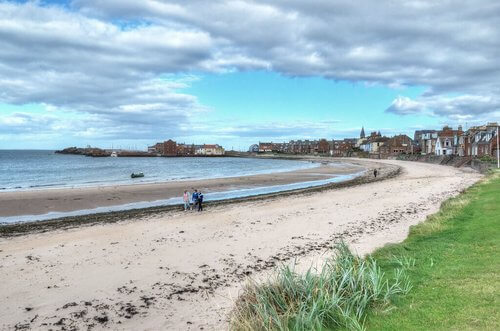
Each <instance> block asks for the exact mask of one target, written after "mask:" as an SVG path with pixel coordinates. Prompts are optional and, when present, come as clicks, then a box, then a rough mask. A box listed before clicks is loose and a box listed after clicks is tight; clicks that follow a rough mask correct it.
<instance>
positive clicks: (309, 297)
mask: <svg viewBox="0 0 500 331" xmlns="http://www.w3.org/2000/svg"><path fill="white" fill-rule="evenodd" d="M404 267H405V266H404V265H403V264H402V265H400V266H399V268H396V271H395V272H394V274H393V276H392V277H387V276H386V275H385V274H384V273H383V272H382V271H381V270H380V268H379V266H378V265H377V263H376V261H375V260H373V259H371V258H367V259H361V258H359V257H358V256H355V255H353V254H352V253H351V252H350V250H349V248H348V247H347V245H345V244H344V243H340V244H338V245H336V247H335V255H334V256H332V257H331V258H330V259H329V260H328V261H327V263H326V264H325V265H324V266H323V267H322V268H321V270H320V271H319V272H317V271H316V272H313V271H312V270H309V271H308V272H307V273H306V274H304V275H302V274H298V273H296V272H294V271H293V270H292V269H291V268H290V267H287V266H284V267H282V268H280V269H278V271H277V273H276V275H275V276H274V277H273V278H272V279H270V280H269V281H268V282H267V283H265V284H257V283H254V282H252V283H249V284H248V285H247V286H246V287H245V289H244V293H243V294H242V295H241V296H240V297H239V298H238V301H237V302H236V307H235V308H234V310H233V312H232V316H231V317H232V318H231V329H233V330H318V329H325V328H348V329H354V330H360V329H363V325H364V322H365V317H366V314H367V312H368V311H369V310H370V309H371V308H372V307H378V308H379V309H381V308H383V307H387V306H388V305H389V304H390V302H391V299H393V298H394V297H395V296H397V295H398V294H405V293H408V291H409V290H410V289H411V285H410V283H409V282H408V279H407V276H406V274H405V272H404Z"/></svg>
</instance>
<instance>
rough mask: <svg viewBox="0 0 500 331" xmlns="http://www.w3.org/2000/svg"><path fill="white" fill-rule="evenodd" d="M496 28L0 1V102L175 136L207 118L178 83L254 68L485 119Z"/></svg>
mask: <svg viewBox="0 0 500 331" xmlns="http://www.w3.org/2000/svg"><path fill="white" fill-rule="evenodd" d="M499 17H500V3H497V2H491V1H486V0H484V1H474V2H471V3H463V2H458V1H452V0H450V1H440V2H436V1H431V0H429V1H425V0H421V1H415V0H413V1H390V0H381V1H368V0H366V1H363V0H361V1H354V2H353V1H348V0H339V1H331V0H316V1H313V2H307V1H306V2H305V1H298V0H287V1H284V0H275V1H264V0H253V1H239V0H228V1H222V0H214V1H201V0H191V1H188V2H186V1H175V0H170V1H161V0H143V1H136V0H76V1H72V3H71V5H70V6H69V9H68V8H62V7H58V6H47V5H40V3H39V2H36V1H35V2H27V3H24V4H17V3H11V2H1V3H0V102H3V103H10V104H28V103H44V104H45V105H46V108H47V109H48V110H53V112H54V113H58V112H66V111H71V112H76V113H78V114H79V119H87V121H83V123H85V127H84V128H81V130H82V131H81V132H83V133H84V134H87V135H92V134H94V135H97V132H98V130H97V129H93V128H100V129H101V131H103V132H105V133H102V132H101V133H99V134H100V135H103V134H104V135H106V136H109V137H111V136H118V135H120V134H123V133H124V132H128V130H132V129H133V131H134V134H132V135H133V136H137V137H143V138H144V137H151V136H152V135H153V134H152V133H151V132H152V131H156V132H158V131H160V130H161V131H162V133H163V135H167V134H168V135H170V136H173V135H174V134H175V133H176V132H184V131H185V130H184V128H186V127H191V125H192V121H191V118H190V115H191V114H193V113H199V112H204V111H206V110H207V108H206V107H204V106H203V105H201V104H200V103H199V101H198V99H197V98H196V97H195V96H193V95H189V94H188V93H184V92H183V91H182V89H183V88H185V87H187V86H189V84H190V82H189V79H188V80H187V81H186V80H182V79H181V80H177V78H176V75H178V74H189V73H193V72H226V71H234V70H256V69H264V70H272V71H276V72H279V73H281V74H285V75H290V76H321V77H326V78H329V79H335V80H349V81H362V82H365V83H367V84H384V85H387V86H390V87H394V88H399V87H402V86H410V85H411V86H414V85H416V86H424V87H427V88H428V91H427V92H426V94H425V95H424V96H421V97H419V98H415V99H410V98H407V97H405V96H401V97H399V98H397V99H396V100H394V102H393V104H392V105H391V106H390V107H389V108H388V111H390V112H393V113H396V114H411V113H421V112H424V113H431V114H434V115H437V116H442V117H445V118H450V119H455V120H458V119H469V118H471V116H481V118H492V119H495V118H498V112H499V103H498V98H497V96H498V95H499V93H500V66H499V65H498V58H500V29H499V28H498V18H499ZM168 75H173V76H171V77H170V79H166V78H165V77H166V76H168ZM188 77H189V76H188ZM450 95H453V97H450ZM14 120H17V121H21V120H22V119H21V118H20V117H19V118H17V119H12V118H11V119H10V121H14ZM2 123H3V125H6V124H5V120H4V121H3V122H2ZM27 123H29V121H28V122H27ZM58 125H61V123H59V124H58ZM81 126H82V125H76V127H81ZM76 130H77V129H75V134H77V131H76ZM266 130H267V129H265V128H263V129H262V130H261V131H260V132H264V131H266ZM276 130H277V131H276V134H279V132H280V129H279V128H276ZM249 132H251V131H249ZM83 133H82V134H83ZM255 133H258V132H257V131H255Z"/></svg>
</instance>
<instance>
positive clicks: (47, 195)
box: [0, 161, 362, 217]
mask: <svg viewBox="0 0 500 331" xmlns="http://www.w3.org/2000/svg"><path fill="white" fill-rule="evenodd" d="M305 162H307V161H305ZM309 162H312V161H309ZM332 164H333V165H337V166H330V165H325V164H321V163H320V165H319V167H316V168H311V169H302V170H297V171H290V172H282V173H272V174H261V175H253V176H242V177H231V178H217V179H207V180H192V181H175V182H166V183H153V184H136V185H117V186H98V187H80V188H64V189H43V190H30V191H11V192H0V217H10V216H20V215H41V214H47V213H49V212H70V211H76V210H83V209H94V208H98V207H106V206H116V205H125V204H129V203H134V202H141V201H156V200H164V199H169V198H173V197H181V196H182V194H183V192H184V190H185V189H187V190H189V191H192V188H196V189H198V190H201V191H203V192H204V193H210V192H221V191H230V190H236V189H241V188H254V187H267V186H274V185H284V184H291V183H297V182H307V181H315V180H324V179H327V178H331V177H334V176H335V175H342V174H350V173H354V172H358V171H360V170H362V168H361V167H359V166H356V165H353V164H340V163H339V162H332Z"/></svg>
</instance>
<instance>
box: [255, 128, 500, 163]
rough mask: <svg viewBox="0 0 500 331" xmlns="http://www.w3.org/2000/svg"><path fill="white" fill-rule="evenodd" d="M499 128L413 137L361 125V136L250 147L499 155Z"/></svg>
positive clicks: (347, 153) (427, 132)
mask: <svg viewBox="0 0 500 331" xmlns="http://www.w3.org/2000/svg"><path fill="white" fill-rule="evenodd" d="M497 128H498V124H497V123H488V124H486V125H482V126H475V127H471V128H470V129H468V130H466V131H464V130H463V129H462V127H461V126H458V128H457V129H453V128H451V127H449V126H445V127H443V128H442V130H417V131H415V135H414V138H413V139H412V138H410V137H409V136H407V135H405V134H400V135H395V136H393V137H386V136H383V135H382V134H381V133H380V131H373V132H371V133H370V134H369V135H366V134H365V130H364V128H361V132H360V135H359V138H345V139H341V140H327V139H319V140H291V141H289V142H283V143H273V142H259V144H254V145H252V146H250V149H249V151H250V152H255V153H267V152H273V153H287V154H326V155H331V156H352V155H364V156H369V157H371V158H380V159H384V158H389V157H394V156H398V155H401V154H423V155H429V154H431V155H438V156H441V155H458V156H471V157H482V156H484V155H488V156H491V157H496V150H497V139H496V135H497Z"/></svg>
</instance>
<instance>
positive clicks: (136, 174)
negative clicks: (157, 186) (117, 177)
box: [130, 172, 144, 178]
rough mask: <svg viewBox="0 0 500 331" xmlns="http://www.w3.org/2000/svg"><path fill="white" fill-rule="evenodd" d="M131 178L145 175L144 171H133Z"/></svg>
mask: <svg viewBox="0 0 500 331" xmlns="http://www.w3.org/2000/svg"><path fill="white" fill-rule="evenodd" d="M130 177H131V178H140V177H144V173H143V172H133V173H132V174H131V175H130Z"/></svg>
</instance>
